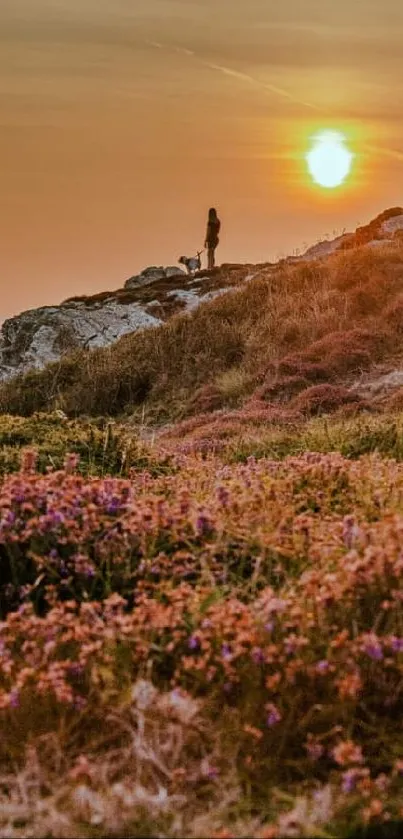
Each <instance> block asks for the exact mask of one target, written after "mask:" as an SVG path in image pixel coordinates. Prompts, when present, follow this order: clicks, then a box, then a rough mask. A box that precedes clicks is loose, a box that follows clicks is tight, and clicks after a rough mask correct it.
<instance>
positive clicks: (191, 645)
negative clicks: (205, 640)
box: [188, 635, 200, 650]
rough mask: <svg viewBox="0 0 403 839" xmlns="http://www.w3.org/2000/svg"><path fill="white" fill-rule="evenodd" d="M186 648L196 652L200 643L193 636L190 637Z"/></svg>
mask: <svg viewBox="0 0 403 839" xmlns="http://www.w3.org/2000/svg"><path fill="white" fill-rule="evenodd" d="M188 647H189V649H190V650H198V649H199V647H200V641H199V639H198V638H197V637H196V636H195V635H191V637H190V638H189V641H188Z"/></svg>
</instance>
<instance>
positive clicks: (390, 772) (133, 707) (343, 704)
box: [0, 414, 403, 839]
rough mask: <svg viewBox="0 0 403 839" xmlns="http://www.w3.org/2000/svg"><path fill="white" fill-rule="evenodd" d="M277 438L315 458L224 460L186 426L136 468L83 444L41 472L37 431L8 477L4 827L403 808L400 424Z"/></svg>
mask: <svg viewBox="0 0 403 839" xmlns="http://www.w3.org/2000/svg"><path fill="white" fill-rule="evenodd" d="M35 421H36V422H37V423H40V424H42V427H44V426H43V424H44V423H45V424H46V420H45V418H44V417H43V416H41V417H39V418H37V419H36V420H35ZM19 422H20V426H19V427H20V433H21V435H22V429H23V428H24V427H25V428H26V432H25V433H26V434H28V430H27V429H28V426H24V423H26V422H27V421H26V420H20V421H19ZM30 422H32V419H31V420H30ZM52 422H53V423H55V422H56V420H55V418H54V417H51V418H49V419H48V424H49V427H50V426H51V424H52ZM3 423H4V425H3V433H6V427H7V426H8V427H9V428H10V429H12V428H14V432H15V433H16V428H17V427H18V426H17V425H14V423H15V419H13V418H8V419H6V418H3ZM382 423H383V425H382ZM63 428H64V431H63V433H64V434H67V429H66V428H65V427H64V426H63ZM392 428H394V435H393V434H392V431H391V430H390V429H392ZM382 429H383V431H384V437H385V439H386V440H389V444H390V451H386V449H385V448H384V449H383V450H382V451H381V452H380V451H376V448H377V446H376V439H378V440H381V439H382ZM387 429H389V431H388V432H387ZM258 431H259V433H260V434H261V435H263V437H264V434H265V433H266V435H267V434H268V433H269V431H270V429H264V428H262V427H260V430H259V427H258V426H257V428H256V429H255V432H254V429H253V427H251V428H249V433H250V434H251V435H252V436H251V437H250V438H249V446H251V445H252V443H253V434H254V433H258ZM238 432H239V429H238ZM386 432H387V433H386ZM10 433H11V432H10ZM44 433H45V432H44ZM47 433H49V429H48V431H47ZM243 433H244V434H245V429H244V430H243ZM271 433H272V436H273V438H275V435H276V434H277V435H281V434H285V435H287V434H288V435H289V437H288V439H289V440H290V439H291V440H293V441H294V443H293V445H294V446H295V447H296V448H297V449H298V446H300V449H301V450H296V451H292V450H291V451H287V450H286V448H285V449H284V445H285V444H284V441H283V443H282V444H281V445H280V444H278V445H279V448H278V450H277V452H276V453H275V455H274V456H273V455H271V454H270V453H269V452H268V451H264V449H262V450H261V451H260V453H259V452H258V447H257V441H255V443H256V452H257V456H253V455H252V454H251V453H248V451H247V450H246V449H244V451H243V453H242V454H239V457H238V458H237V457H236V456H235V450H236V444H238V445H239V444H240V438H239V437H238V438H237V437H230V438H228V439H227V441H226V445H227V448H224V449H223V450H222V451H216V452H214V451H211V450H197V446H196V447H194V448H193V449H192V448H191V447H190V448H188V449H186V447H185V444H184V443H183V445H182V446H181V445H180V444H179V443H178V442H177V441H176V442H175V441H174V440H173V437H172V433H171V436H170V437H169V436H168V437H167V439H166V441H165V442H164V440H163V439H160V440H159V441H155V442H154V443H152V442H150V443H149V444H148V445H146V444H145V443H143V444H142V451H143V456H144V458H145V460H144V462H143V463H142V465H141V468H140V467H138V466H137V467H136V468H133V469H132V470H131V471H130V472H129V473H128V474H127V475H120V474H119V467H118V468H117V469H116V470H115V474H113V473H112V470H110V471H109V473H108V472H107V470H106V469H104V470H103V471H101V470H99V471H98V472H94V473H91V474H89V473H88V469H87V467H85V469H83V470H81V471H80V458H79V455H78V453H74V452H69V451H68V449H66V450H65V452H64V459H63V463H62V464H61V465H60V466H57V467H54V466H52V465H50V466H47V468H45V469H43V468H42V467H41V468H40V469H39V468H38V464H39V454H38V452H36V451H35V450H34V449H32V448H31V447H29V446H28V447H27V448H25V451H24V452H23V453H22V455H21V463H20V467H19V470H18V471H13V472H10V473H5V474H4V475H3V476H2V478H1V485H0V561H1V563H2V574H1V583H0V608H1V623H0V645H1V652H2V656H1V661H0V715H1V717H2V723H3V725H2V740H1V744H0V767H1V769H0V771H1V802H2V806H1V814H0V821H1V831H2V835H6V836H13V837H14V836H21V837H22V836H24V837H25V836H35V835H47V836H66V837H67V836H69V837H70V836H88V835H91V836H94V837H96V836H100V837H101V836H122V835H125V836H140V835H141V836H143V835H149V836H172V837H181V836H185V835H186V836H187V835H189V836H195V837H196V836H206V837H207V836H208V837H210V836H216V837H223V839H225V837H231V836H234V837H238V836H239V837H241V836H254V837H256V839H259V838H261V839H265V837H272V836H273V837H275V836H295V835H297V836H300V835H306V836H310V835H323V836H335V837H336V836H358V835H364V834H359V830H363V831H365V830H367V829H369V828H371V826H373V828H374V829H375V828H376V829H377V830H378V831H379V830H383V831H387V830H388V825H389V829H390V826H391V823H393V822H396V821H398V820H401V818H402V813H401V804H400V801H401V794H402V784H403V740H402V735H401V731H400V728H401V726H400V718H401V713H402V707H403V705H402V703H403V694H402V691H403V679H402V672H403V670H402V668H403V658H402V656H403V625H402V619H401V600H402V597H403V589H402V584H401V581H402V574H403V564H402V557H401V540H402V534H403V516H402V497H403V464H401V462H399V461H400V458H399V456H398V453H399V452H398V446H399V445H400V443H398V442H396V441H397V440H400V436H399V435H400V417H399V415H397V414H396V415H394V416H392V415H391V416H388V417H384V416H383V417H381V416H379V417H373V416H370V417H368V418H365V417H363V416H360V417H353V418H349V419H347V420H346V419H339V420H337V419H333V420H324V419H322V418H317V419H315V420H310V421H309V422H308V423H305V424H301V425H300V426H299V427H290V428H288V429H284V428H282V427H281V426H279V427H278V428H277V429H275V428H272V429H271ZM371 434H372V438H371ZM365 435H366V438H367V439H370V438H371V439H372V448H371V447H370V448H369V450H368V451H367V452H360V451H359V450H355V451H354V450H351V451H350V452H345V453H341V452H340V451H336V450H335V449H336V448H337V443H338V442H339V443H340V445H341V444H342V443H343V441H344V443H345V444H346V445H347V443H348V441H349V440H350V446H352V447H353V446H354V445H355V446H357V439H363V438H364V436H365ZM376 435H378V436H376ZM133 437H134V435H133ZM24 440H25V442H26V437H25V438H24ZM277 440H279V438H278V437H277ZM308 440H311V442H314V441H316V442H317V444H318V446H319V447H320V441H321V440H322V441H326V440H327V445H328V447H329V450H327V451H316V452H314V451H309V450H305V451H303V450H302V447H303V446H306V445H307V441H308ZM298 441H299V442H298ZM354 441H355V442H354ZM185 442H186V441H185ZM332 444H333V445H334V449H333V451H332V450H331V448H330V447H331V446H332ZM66 445H68V443H67V444H66ZM133 445H134V442H133ZM139 445H140V444H139ZM244 445H245V446H246V441H245V442H244ZM164 446H165V448H164ZM231 447H232V448H231ZM291 449H292V446H291ZM164 452H165V454H164ZM164 457H165V460H164ZM156 463H160V464H161V463H169V469H168V468H166V467H165V468H160V469H157V468H156V467H155V464H156ZM380 835H384V836H387V835H388V834H387V832H384V833H383V834H382V833H381V834H380ZM391 835H392V834H391Z"/></svg>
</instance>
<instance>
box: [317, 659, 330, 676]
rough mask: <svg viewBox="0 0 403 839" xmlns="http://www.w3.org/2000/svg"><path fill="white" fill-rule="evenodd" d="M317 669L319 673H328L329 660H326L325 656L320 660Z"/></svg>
mask: <svg viewBox="0 0 403 839" xmlns="http://www.w3.org/2000/svg"><path fill="white" fill-rule="evenodd" d="M316 670H317V672H318V673H327V671H328V670H329V662H328V661H326V659H325V658H323V659H322V661H318V663H317V665H316Z"/></svg>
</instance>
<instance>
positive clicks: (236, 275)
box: [0, 265, 248, 380]
mask: <svg viewBox="0 0 403 839" xmlns="http://www.w3.org/2000/svg"><path fill="white" fill-rule="evenodd" d="M223 269H224V270H223ZM247 273H248V266H231V265H227V266H223V267H222V269H221V271H219V272H217V271H213V272H208V271H200V272H199V274H198V275H197V276H195V277H192V278H190V277H188V276H187V274H185V273H184V272H183V271H182V270H181V269H180V268H175V267H174V266H169V267H168V268H158V267H150V268H146V269H145V270H144V271H142V272H141V274H139V275H138V276H136V277H131V278H130V279H129V280H127V282H126V283H125V285H124V288H120V289H117V290H116V291H111V292H102V293H100V294H96V295H93V296H91V297H76V298H71V299H69V300H66V301H65V302H64V303H61V304H60V305H59V306H43V307H41V308H39V309H31V310H29V311H26V312H22V314H20V315H18V316H17V317H13V318H9V319H8V320H6V321H4V323H3V325H2V327H1V330H0V380H5V379H10V378H12V377H13V376H16V375H18V374H19V373H25V372H26V371H28V370H30V369H34V368H36V369H38V368H41V367H44V366H45V365H46V364H48V363H49V362H52V361H57V360H59V359H60V357H61V356H63V355H65V354H67V353H69V352H71V351H72V350H74V349H77V348H79V347H84V348H87V349H95V348H96V347H106V346H108V345H109V344H112V343H114V342H115V341H117V340H118V339H119V338H121V337H122V336H123V335H125V334H127V333H128V332H135V331H137V330H139V329H146V328H150V327H154V326H159V325H160V324H161V323H163V322H164V321H165V320H167V318H169V317H171V316H172V315H173V314H176V313H177V312H182V311H190V310H191V309H194V308H195V307H196V306H198V305H199V304H200V303H201V302H202V301H207V300H210V299H212V298H213V297H215V296H216V295H217V294H222V293H223V292H225V291H226V290H228V289H229V288H232V287H233V286H235V285H237V284H238V283H240V282H242V281H243V280H244V279H245V278H246V275H247Z"/></svg>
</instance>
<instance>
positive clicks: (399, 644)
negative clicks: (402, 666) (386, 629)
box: [390, 636, 403, 653]
mask: <svg viewBox="0 0 403 839" xmlns="http://www.w3.org/2000/svg"><path fill="white" fill-rule="evenodd" d="M390 647H391V649H392V650H393V652H394V653H401V652H403V638H396V636H394V637H393V638H391V641H390Z"/></svg>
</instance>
